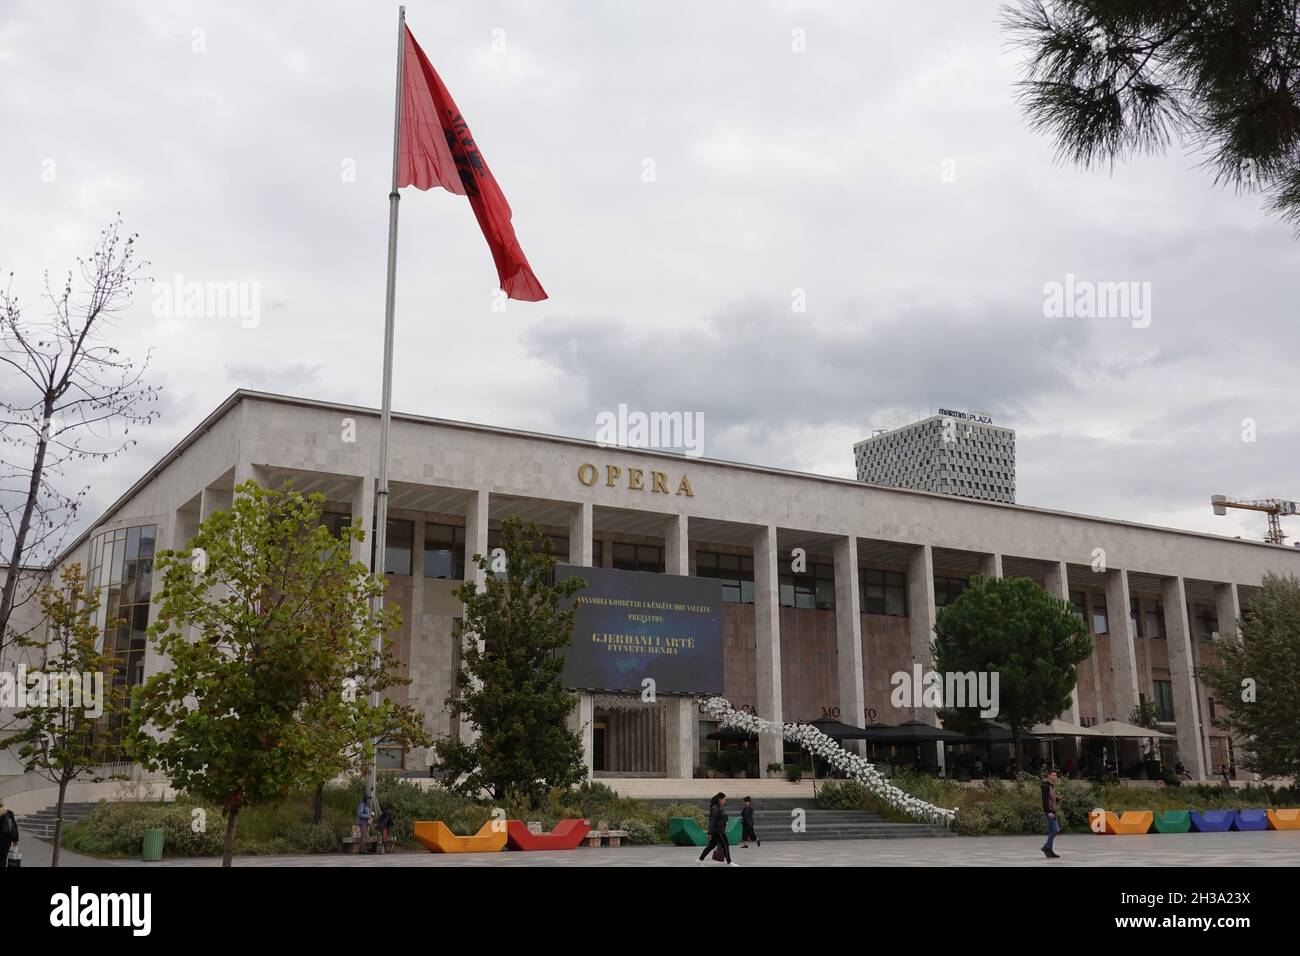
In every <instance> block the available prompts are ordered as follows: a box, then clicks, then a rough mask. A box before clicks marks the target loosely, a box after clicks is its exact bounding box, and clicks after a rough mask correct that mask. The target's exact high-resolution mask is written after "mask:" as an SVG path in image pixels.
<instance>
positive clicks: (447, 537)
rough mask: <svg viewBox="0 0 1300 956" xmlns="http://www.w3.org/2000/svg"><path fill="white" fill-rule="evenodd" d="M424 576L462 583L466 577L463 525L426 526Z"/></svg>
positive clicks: (426, 524)
mask: <svg viewBox="0 0 1300 956" xmlns="http://www.w3.org/2000/svg"><path fill="white" fill-rule="evenodd" d="M424 576H425V577H426V578H441V579H444V580H453V581H460V580H463V579H464V577H465V528H464V527H463V526H461V525H450V524H433V523H432V522H426V523H425V525H424Z"/></svg>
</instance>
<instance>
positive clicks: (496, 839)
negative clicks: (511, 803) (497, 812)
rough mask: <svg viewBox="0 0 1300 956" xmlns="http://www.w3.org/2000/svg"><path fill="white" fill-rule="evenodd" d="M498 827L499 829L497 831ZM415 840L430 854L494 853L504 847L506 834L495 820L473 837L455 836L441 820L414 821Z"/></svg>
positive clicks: (481, 828)
mask: <svg viewBox="0 0 1300 956" xmlns="http://www.w3.org/2000/svg"><path fill="white" fill-rule="evenodd" d="M498 827H499V829H498ZM414 830H415V839H416V840H418V841H419V842H420V844H421V845H422V846H423V847H424V848H425V849H426V850H428V851H429V852H430V853H496V852H498V851H500V850H501V849H503V848H504V847H505V845H506V837H507V832H506V828H505V827H504V826H501V825H500V824H499V823H498V822H497V821H495V820H489V821H488V822H487V823H485V824H483V826H481V827H479V831H478V833H476V834H474V835H473V836H456V834H454V833H452V832H451V830H449V829H448V828H447V824H445V823H443V822H442V821H441V820H433V821H429V820H416V821H415V827H414Z"/></svg>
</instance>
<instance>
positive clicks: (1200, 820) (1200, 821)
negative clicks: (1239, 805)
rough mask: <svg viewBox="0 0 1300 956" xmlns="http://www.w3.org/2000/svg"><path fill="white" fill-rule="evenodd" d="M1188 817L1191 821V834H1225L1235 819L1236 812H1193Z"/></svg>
mask: <svg viewBox="0 0 1300 956" xmlns="http://www.w3.org/2000/svg"><path fill="white" fill-rule="evenodd" d="M1188 816H1190V817H1191V820H1192V832H1193V833H1227V832H1228V830H1229V829H1231V828H1232V824H1233V823H1234V822H1235V821H1236V819H1237V811H1236V810H1206V811H1204V812H1201V811H1199V810H1193V811H1192V812H1191V813H1190V814H1188Z"/></svg>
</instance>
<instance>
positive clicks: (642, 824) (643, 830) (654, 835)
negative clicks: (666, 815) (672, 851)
mask: <svg viewBox="0 0 1300 956" xmlns="http://www.w3.org/2000/svg"><path fill="white" fill-rule="evenodd" d="M618 829H620V830H626V831H627V842H628V843H632V844H635V845H637V846H647V845H650V844H654V843H658V842H659V833H658V830H657V829H656V828H655V826H654V825H653V824H652V823H648V822H646V821H645V820H641V819H638V818H637V817H628V818H627V819H626V820H624V821H623V822H622V823H620V824H619V825H618Z"/></svg>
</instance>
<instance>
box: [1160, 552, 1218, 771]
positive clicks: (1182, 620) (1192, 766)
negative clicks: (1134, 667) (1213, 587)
mask: <svg viewBox="0 0 1300 956" xmlns="http://www.w3.org/2000/svg"><path fill="white" fill-rule="evenodd" d="M1160 599H1161V603H1162V604H1163V606H1164V612H1165V641H1166V643H1167V644H1168V648H1169V680H1170V682H1171V683H1172V684H1173V687H1174V720H1175V721H1176V722H1177V731H1178V759H1179V760H1181V761H1182V763H1183V766H1185V767H1186V768H1187V772H1188V773H1190V774H1191V775H1192V777H1193V779H1196V780H1205V779H1207V777H1206V773H1205V770H1206V768H1205V757H1204V755H1203V754H1202V752H1201V742H1202V738H1201V708H1200V701H1199V700H1198V699H1197V697H1198V696H1199V695H1198V694H1197V689H1196V677H1195V674H1194V673H1193V668H1194V666H1195V665H1194V663H1193V658H1192V628H1191V623H1190V621H1189V620H1188V617H1187V588H1186V586H1185V584H1184V583H1183V579H1182V578H1180V577H1172V578H1164V579H1162V580H1161V582H1160Z"/></svg>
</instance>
